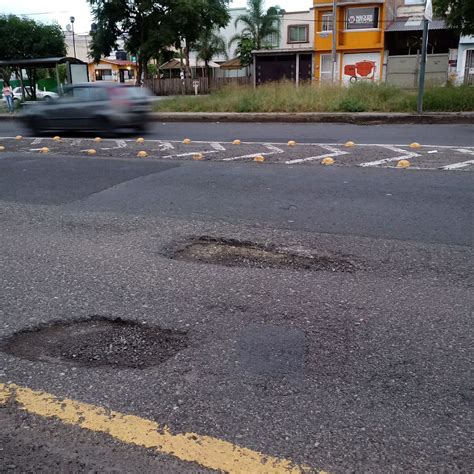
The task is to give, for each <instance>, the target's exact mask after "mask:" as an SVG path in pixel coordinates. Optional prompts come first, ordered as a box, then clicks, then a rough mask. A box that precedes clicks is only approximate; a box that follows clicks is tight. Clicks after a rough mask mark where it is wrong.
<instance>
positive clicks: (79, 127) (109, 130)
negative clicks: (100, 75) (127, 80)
mask: <svg viewBox="0 0 474 474" xmlns="http://www.w3.org/2000/svg"><path fill="white" fill-rule="evenodd" d="M150 112H151V106H150V94H149V93H148V91H147V89H144V88H140V87H133V86H124V85H121V84H115V83H109V84H104V83H99V84H98V83H93V82H91V83H84V84H74V85H71V86H67V87H65V89H64V94H63V95H62V96H61V97H59V98H58V99H55V100H49V101H47V102H43V103H32V104H28V105H27V106H26V107H25V111H24V113H23V115H22V117H23V121H24V123H25V125H26V126H27V127H28V128H29V129H30V131H31V133H32V134H33V135H41V134H43V133H45V132H63V131H68V132H94V133H96V134H102V135H104V136H111V135H116V134H119V133H123V132H130V131H131V132H144V131H145V129H146V126H147V122H148V119H149V114H150Z"/></svg>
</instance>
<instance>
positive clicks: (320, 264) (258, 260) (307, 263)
mask: <svg viewBox="0 0 474 474" xmlns="http://www.w3.org/2000/svg"><path fill="white" fill-rule="evenodd" d="M170 256H171V258H175V259H177V260H185V261H197V262H202V263H213V264H218V265H226V266H229V267H235V266H242V267H255V268H291V269H297V270H313V271H317V270H325V271H331V272H353V271H355V270H356V265H355V264H354V263H353V262H352V261H350V260H349V259H348V258H346V257H342V256H336V255H323V254H314V253H309V252H303V251H296V250H291V249H285V248H280V247H276V246H274V245H269V244H258V243H253V242H248V241H239V240H234V239H220V238H214V237H196V238H192V239H190V240H189V241H188V242H187V243H185V244H184V245H181V246H180V247H178V248H176V249H174V251H173V252H172V253H171V255H170Z"/></svg>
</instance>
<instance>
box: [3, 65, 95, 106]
mask: <svg viewBox="0 0 474 474" xmlns="http://www.w3.org/2000/svg"><path fill="white" fill-rule="evenodd" d="M60 64H66V66H67V69H66V70H67V79H68V83H69V84H72V83H74V82H89V74H88V70H87V63H85V62H84V61H81V60H80V59H76V58H70V57H53V58H33V59H10V60H8V61H0V68H1V67H10V68H13V69H17V70H18V69H19V70H20V84H21V101H22V102H24V101H25V86H24V84H23V74H22V73H21V70H22V69H55V70H56V82H57V84H58V93H61V91H60V87H59V85H60V81H59V69H58V67H59V65H60Z"/></svg>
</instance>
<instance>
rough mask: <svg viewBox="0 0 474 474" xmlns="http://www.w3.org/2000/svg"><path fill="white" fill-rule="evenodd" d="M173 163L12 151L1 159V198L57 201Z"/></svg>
mask: <svg viewBox="0 0 474 474" xmlns="http://www.w3.org/2000/svg"><path fill="white" fill-rule="evenodd" d="M178 166H179V164H176V163H159V162H147V161H127V162H124V161H120V162H118V161H116V160H110V159H103V160H94V159H91V158H86V157H82V158H78V157H67V156H55V157H54V158H51V157H50V156H48V155H28V156H25V155H23V156H18V155H14V154H9V155H2V159H0V200H3V201H10V202H19V203H29V204H47V205H48V204H49V205H60V204H65V203H70V202H74V201H77V200H80V199H83V198H85V197H87V196H90V195H91V194H94V193H99V192H102V191H104V190H106V189H108V188H110V187H112V186H116V185H117V184H120V183H123V182H125V181H129V180H132V179H135V178H139V177H142V176H147V175H149V174H153V173H159V172H162V171H167V170H169V169H172V168H176V167H178Z"/></svg>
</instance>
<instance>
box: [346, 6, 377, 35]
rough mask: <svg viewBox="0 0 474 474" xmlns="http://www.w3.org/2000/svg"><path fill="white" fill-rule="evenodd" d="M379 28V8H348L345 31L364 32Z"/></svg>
mask: <svg viewBox="0 0 474 474" xmlns="http://www.w3.org/2000/svg"><path fill="white" fill-rule="evenodd" d="M378 27H379V8H378V7H362V8H348V9H347V13H346V30H366V29H372V28H378Z"/></svg>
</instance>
